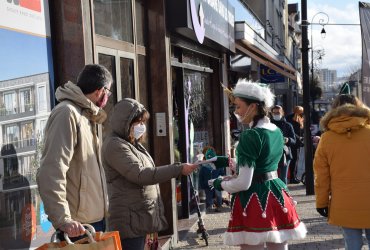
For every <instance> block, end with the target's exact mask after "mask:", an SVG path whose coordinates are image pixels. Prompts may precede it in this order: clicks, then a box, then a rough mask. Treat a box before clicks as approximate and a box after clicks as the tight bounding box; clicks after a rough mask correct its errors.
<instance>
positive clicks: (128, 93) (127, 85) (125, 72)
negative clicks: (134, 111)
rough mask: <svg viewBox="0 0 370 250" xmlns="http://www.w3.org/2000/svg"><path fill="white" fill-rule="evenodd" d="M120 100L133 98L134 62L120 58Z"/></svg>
mask: <svg viewBox="0 0 370 250" xmlns="http://www.w3.org/2000/svg"><path fill="white" fill-rule="evenodd" d="M120 69H121V94H122V98H135V80H134V60H132V59H129V58H124V57H121V58H120Z"/></svg>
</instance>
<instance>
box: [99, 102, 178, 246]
mask: <svg viewBox="0 0 370 250" xmlns="http://www.w3.org/2000/svg"><path fill="white" fill-rule="evenodd" d="M143 109H144V106H143V105H141V104H140V103H138V102H137V101H135V100H133V99H129V98H126V99H123V100H122V101H120V102H119V103H117V104H116V106H115V108H114V110H113V113H112V116H111V120H110V125H111V128H112V133H111V134H110V135H109V136H107V137H106V138H105V140H104V143H103V147H102V158H103V165H104V168H105V171H106V177H107V183H108V194H109V218H108V220H109V229H110V230H115V231H119V232H120V236H121V238H122V239H125V238H136V237H141V236H145V235H146V234H147V233H152V232H158V231H161V230H164V229H166V227H167V222H166V219H165V217H164V206H163V202H162V200H161V195H160V190H159V185H158V183H162V182H165V181H168V180H170V179H171V178H174V177H177V176H179V175H180V174H181V171H182V166H181V165H180V164H172V165H166V166H160V167H155V164H154V161H153V159H152V158H151V157H150V155H149V153H148V152H147V151H146V149H145V148H144V147H143V146H142V145H141V144H139V143H137V144H136V145H133V144H131V143H130V142H129V141H127V140H126V139H125V138H128V135H129V127H130V123H131V121H132V120H133V118H135V117H136V115H137V114H138V113H139V112H141V111H142V110H143Z"/></svg>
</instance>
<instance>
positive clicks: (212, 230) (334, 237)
mask: <svg viewBox="0 0 370 250" xmlns="http://www.w3.org/2000/svg"><path fill="white" fill-rule="evenodd" d="M289 190H290V191H291V193H292V195H293V198H294V199H295V200H296V201H297V202H298V204H297V211H298V214H299V216H300V218H301V220H302V221H303V222H304V223H305V225H306V227H307V230H308V234H307V237H306V238H305V239H303V240H297V241H291V242H289V249H291V250H294V249H300V250H301V249H302V250H303V249H307V250H311V249H320V250H326V249H344V241H343V235H342V232H341V229H340V228H339V227H335V226H332V225H329V224H328V223H327V222H326V218H324V217H321V216H320V215H319V214H318V213H317V212H316V208H315V196H314V195H306V188H305V186H304V185H302V184H296V185H289ZM222 209H223V211H222V212H221V213H208V214H206V215H203V216H202V218H203V221H204V225H205V228H206V229H207V232H208V234H209V239H208V243H209V245H208V246H206V245H205V242H204V240H202V239H201V237H200V235H197V233H196V231H197V229H198V224H197V223H196V222H197V220H195V219H194V218H193V219H192V221H193V223H194V224H193V226H191V227H190V229H189V230H188V231H186V232H182V233H180V236H179V238H180V240H179V242H178V244H177V246H176V247H174V248H173V249H213V250H218V249H240V248H239V247H231V246H225V245H224V244H223V239H222V236H223V233H224V232H225V230H226V227H227V224H228V220H229V216H230V208H228V207H223V208H222ZM194 221H195V222H194ZM365 249H369V248H368V246H367V242H366V240H365V239H364V246H363V247H362V250H365Z"/></svg>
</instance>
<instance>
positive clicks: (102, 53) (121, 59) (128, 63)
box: [97, 46, 136, 138]
mask: <svg viewBox="0 0 370 250" xmlns="http://www.w3.org/2000/svg"><path fill="white" fill-rule="evenodd" d="M97 63H99V64H102V65H104V66H105V67H106V68H107V69H108V70H109V72H111V74H112V77H113V84H112V86H111V88H110V90H111V91H112V95H111V97H110V98H109V100H108V103H107V105H106V106H105V107H104V110H105V111H106V112H107V114H108V118H107V119H106V121H105V122H104V123H103V131H102V132H103V138H104V137H105V135H106V133H108V132H109V131H110V128H109V122H108V121H109V116H110V113H111V111H112V109H113V107H114V105H115V104H116V103H117V102H118V101H120V100H122V99H123V98H133V99H135V96H136V88H135V71H134V65H135V54H133V53H128V52H124V51H119V50H115V49H109V48H105V47H100V46H97Z"/></svg>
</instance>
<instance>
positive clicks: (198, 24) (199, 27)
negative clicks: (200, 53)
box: [190, 0, 206, 44]
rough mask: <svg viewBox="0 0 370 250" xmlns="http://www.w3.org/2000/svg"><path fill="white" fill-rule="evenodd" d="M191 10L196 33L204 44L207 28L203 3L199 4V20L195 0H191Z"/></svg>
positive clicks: (199, 40)
mask: <svg viewBox="0 0 370 250" xmlns="http://www.w3.org/2000/svg"><path fill="white" fill-rule="evenodd" d="M190 11H191V20H192V21H193V27H194V32H195V35H196V36H197V39H198V42H199V43H200V44H203V41H204V35H205V33H206V29H205V28H204V12H203V7H202V4H199V20H198V15H197V10H196V7H195V2H194V0H190Z"/></svg>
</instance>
